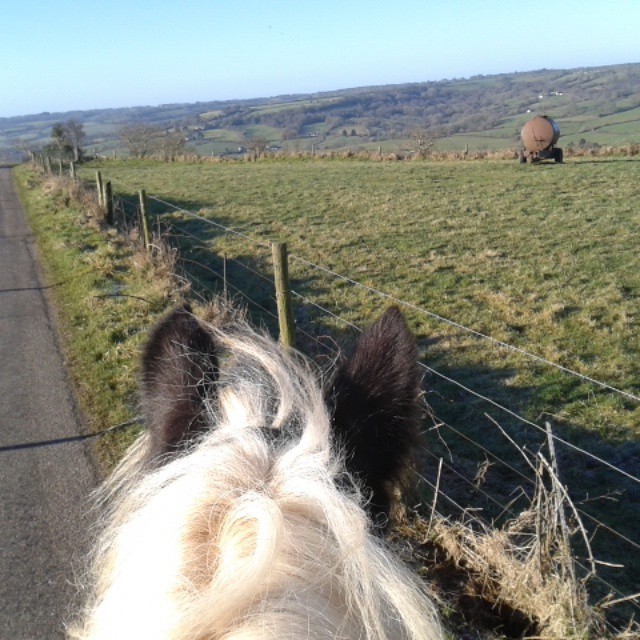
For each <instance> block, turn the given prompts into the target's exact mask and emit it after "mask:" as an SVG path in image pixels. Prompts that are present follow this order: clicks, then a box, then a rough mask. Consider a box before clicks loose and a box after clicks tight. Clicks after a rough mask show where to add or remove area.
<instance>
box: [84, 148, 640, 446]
mask: <svg viewBox="0 0 640 640" xmlns="http://www.w3.org/2000/svg"><path fill="white" fill-rule="evenodd" d="M100 168H101V169H102V170H103V172H104V174H105V175H106V176H108V177H109V178H110V179H112V180H113V181H114V187H115V189H116V191H120V192H121V193H122V194H123V195H125V196H127V197H134V196H135V190H136V189H138V188H145V189H146V190H147V191H148V193H150V194H153V195H155V196H157V197H159V198H161V199H163V200H168V201H169V202H172V203H174V204H177V205H179V206H182V207H184V208H186V209H188V210H190V211H194V212H200V213H202V214H203V215H205V216H207V217H210V218H211V219H212V220H215V221H216V222H218V223H220V224H223V225H226V226H229V227H232V228H234V229H236V230H239V231H241V232H242V233H245V234H248V235H250V236H251V237H253V238H256V239H257V240H260V241H266V240H271V239H281V240H285V241H287V242H288V244H289V250H290V252H291V253H292V254H294V255H295V256H299V257H301V258H304V259H306V260H309V261H312V262H314V263H317V264H319V265H322V266H324V267H327V268H329V269H331V270H333V271H335V272H337V273H339V274H342V275H344V276H347V277H349V278H351V279H353V280H357V281H359V282H362V283H363V284H365V285H367V286H369V287H372V288H375V289H379V290H381V291H383V292H386V293H388V294H391V295H393V296H395V297H397V298H399V299H401V300H404V301H406V302H408V303H410V304H412V305H416V306H418V307H420V308H423V309H425V310H428V311H430V312H433V313H435V314H438V315H440V316H443V317H445V318H448V319H451V320H454V321H456V322H458V323H460V324H462V325H465V326H466V327H470V328H472V329H473V330H475V331H478V332H482V333H485V334H488V335H490V336H492V337H494V338H496V339H498V340H502V341H505V342H508V343H510V344H513V345H515V346H517V347H519V348H521V349H525V350H527V351H530V352H532V353H535V354H537V355H540V356H542V357H544V358H546V359H548V360H550V361H552V362H554V363H557V364H560V365H562V366H565V367H568V368H571V369H573V370H575V371H578V372H580V373H582V374H584V375H587V376H590V377H593V378H596V379H598V380H602V381H603V382H606V383H608V384H610V385H613V386H615V387H618V388H620V389H623V390H627V391H629V392H631V393H634V394H636V395H637V394H638V393H640V364H639V362H640V358H639V357H638V356H640V341H639V335H638V327H639V324H640V316H639V315H638V300H639V296H640V272H639V270H638V267H639V262H640V261H639V259H638V253H637V246H636V243H637V233H638V225H639V223H640V220H639V218H638V215H639V214H638V212H637V209H636V206H635V200H636V197H637V186H636V185H637V184H638V181H639V179H640V161H638V160H635V159H627V158H619V159H612V160H593V161H588V160H584V161H572V162H568V163H566V164H565V165H564V166H555V165H552V164H547V165H543V166H539V167H530V166H528V165H525V166H519V165H518V164H517V163H516V162H508V161H504V162H486V161H485V162H476V163H474V162H466V163H465V162H431V163H429V162H427V163H425V162H413V163H404V164H390V163H389V164H388V163H375V162H363V161H354V160H351V161H342V162H337V161H320V160H316V161H308V162H293V161H273V162H261V163H240V164H238V163H233V164H213V165H207V164H177V165H173V166H166V165H163V164H159V163H152V162H147V163H130V162H122V163H120V162H110V163H107V164H105V165H103V166H102V167H100ZM92 169H93V167H92ZM85 171H86V173H85V175H89V169H86V170H85ZM156 213H158V214H160V215H161V216H165V217H168V216H170V213H169V212H167V211H165V212H163V211H162V210H161V208H160V209H157V211H156ZM170 217H171V218H172V220H173V221H174V222H175V221H176V219H177V218H181V217H184V216H181V215H180V214H174V215H171V216H170ZM189 224H191V225H192V226H194V225H195V223H194V222H190V223H189ZM197 224H198V225H200V226H202V225H201V223H200V222H198V223H197ZM194 230H195V231H196V232H197V233H198V234H199V233H202V234H204V235H206V237H211V247H212V250H214V251H218V252H219V251H221V250H222V248H224V251H226V252H227V253H228V254H229V256H231V257H243V256H246V257H247V258H248V259H251V260H257V261H260V260H261V257H260V251H259V250H258V249H257V248H256V247H255V246H252V245H251V243H248V242H246V241H244V239H240V240H233V239H232V238H231V237H229V236H227V237H218V235H219V234H218V233H215V232H214V231H213V230H212V229H211V228H209V229H204V228H202V229H201V228H200V227H198V228H197V229H196V228H195V227H194V229H192V230H191V232H193V231H194ZM336 230H339V233H336ZM214 236H215V237H214ZM298 268H299V266H298V265H296V264H295V263H294V264H293V265H292V272H293V277H294V279H297V278H300V279H302V281H304V282H305V284H306V279H307V278H308V275H307V274H303V273H301V274H297V273H296V270H297V269H298ZM319 277H320V276H319V274H317V273H316V274H314V275H313V278H314V279H316V278H319ZM309 287H310V290H309V296H310V297H311V296H313V298H314V300H316V301H317V302H318V303H319V304H322V305H328V306H329V307H330V308H337V310H338V311H339V312H340V314H345V315H346V318H347V319H348V320H349V321H355V322H362V321H363V320H364V319H366V318H370V317H371V316H372V315H374V313H375V311H376V307H378V306H379V305H381V304H384V301H378V302H377V303H373V302H371V301H367V302H366V303H365V304H364V305H361V304H360V302H361V301H360V300H359V299H356V300H355V301H354V302H353V303H350V302H349V300H348V296H349V295H354V293H356V294H357V296H356V297H357V298H360V297H362V296H363V295H364V292H363V291H358V289H357V288H356V289H354V288H353V287H346V286H344V283H343V282H342V281H339V280H338V281H337V282H335V283H332V284H331V285H330V286H329V285H327V286H322V287H319V290H318V291H313V285H312V284H309ZM365 297H366V296H365ZM417 322H418V321H417V320H416V323H417ZM416 328H417V329H418V331H419V332H420V334H421V336H422V338H423V339H424V340H425V342H428V343H429V344H431V345H434V344H436V345H437V344H441V343H445V342H446V341H448V340H450V339H451V336H452V335H453V334H455V333H457V332H456V331H453V329H452V327H451V326H450V325H447V324H445V323H438V322H429V323H425V321H424V320H422V321H421V322H420V324H419V325H418V324H417V326H416ZM463 342H465V344H466V342H468V340H467V339H465V340H463ZM470 344H473V345H474V346H473V348H470V347H469V346H468V345H467V346H465V347H459V348H458V347H456V352H457V351H458V350H459V351H460V354H459V355H456V358H462V359H463V360H462V361H460V360H458V362H457V363H456V366H460V365H461V364H463V363H464V365H465V366H469V367H474V366H480V367H481V368H483V369H484V368H485V367H486V366H487V365H491V366H492V367H493V368H496V369H497V370H498V371H502V374H501V375H504V374H505V372H507V371H509V370H510V368H511V367H512V366H513V362H512V360H513V357H514V356H513V355H512V354H509V353H508V352H507V353H505V351H504V350H501V349H496V348H495V347H494V346H492V344H491V343H488V344H486V343H485V341H479V342H478V341H477V340H475V339H473V340H472V341H471V343H470ZM431 348H432V349H435V351H436V352H437V355H436V357H437V359H444V360H446V361H447V362H450V361H451V362H452V361H453V360H454V358H453V356H452V353H451V352H450V350H448V349H447V348H437V347H431ZM474 352H476V353H474ZM556 375H557V371H556V372H553V371H551V372H550V373H549V374H548V376H549V377H551V378H554V377H555V376H556ZM569 380H570V382H559V383H558V384H559V387H558V390H557V395H558V397H557V398H556V399H555V401H556V402H561V404H562V411H561V412H560V414H559V417H560V419H561V420H566V421H567V422H573V421H576V420H577V421H578V423H579V424H580V426H581V427H585V428H587V429H589V430H590V431H592V432H594V433H598V434H599V435H601V436H602V437H603V438H605V439H607V440H611V441H622V440H625V439H627V438H638V437H640V431H639V429H638V425H639V424H640V409H639V408H638V407H635V406H627V403H625V402H621V401H620V400H619V399H618V397H617V396H615V395H613V396H605V397H601V395H600V394H597V396H596V397H595V398H591V396H590V394H591V391H588V390H587V387H585V388H584V389H583V393H581V391H580V390H581V389H582V385H577V388H576V389H573V391H572V394H571V398H565V397H563V394H564V391H565V387H566V385H569V386H570V387H571V386H574V385H575V384H576V382H575V380H572V379H571V378H569ZM532 382H533V379H532V378H531V377H530V374H529V373H527V374H523V373H510V374H509V375H508V387H509V390H510V393H511V392H513V393H514V394H515V395H516V396H518V395H519V394H518V390H525V389H527V392H526V394H525V395H526V397H527V398H528V402H529V403H530V404H532V405H533V406H534V407H535V408H534V412H537V411H539V410H540V409H542V408H543V406H542V403H541V402H538V399H537V396H536V393H535V391H534V390H532V389H531V385H532ZM552 386H553V385H552ZM523 393H524V391H523ZM544 395H545V397H546V396H547V395H549V391H548V390H547V391H545V394H544ZM600 404H602V405H606V411H604V413H600V412H598V413H597V417H596V414H593V415H592V413H591V409H593V407H592V406H591V405H600ZM603 408H604V407H600V409H603ZM554 411H555V412H557V411H558V407H557V406H555V407H554Z"/></svg>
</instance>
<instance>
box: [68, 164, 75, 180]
mask: <svg viewBox="0 0 640 640" xmlns="http://www.w3.org/2000/svg"><path fill="white" fill-rule="evenodd" d="M69 175H70V176H71V179H72V180H75V179H76V163H75V161H74V160H72V161H71V162H70V163H69Z"/></svg>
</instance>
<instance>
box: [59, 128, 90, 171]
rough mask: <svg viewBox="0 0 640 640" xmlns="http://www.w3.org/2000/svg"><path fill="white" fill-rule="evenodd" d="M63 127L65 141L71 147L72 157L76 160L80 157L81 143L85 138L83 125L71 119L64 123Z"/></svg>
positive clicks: (81, 153)
mask: <svg viewBox="0 0 640 640" xmlns="http://www.w3.org/2000/svg"><path fill="white" fill-rule="evenodd" d="M63 128H64V133H65V137H66V140H67V143H68V145H69V146H70V147H71V153H72V154H73V159H74V161H75V162H78V161H79V160H80V159H81V158H82V155H83V151H82V144H83V143H84V140H85V138H86V133H85V132H84V127H83V126H82V123H81V122H78V121H77V120H73V119H71V120H67V121H66V122H65V123H64V125H63Z"/></svg>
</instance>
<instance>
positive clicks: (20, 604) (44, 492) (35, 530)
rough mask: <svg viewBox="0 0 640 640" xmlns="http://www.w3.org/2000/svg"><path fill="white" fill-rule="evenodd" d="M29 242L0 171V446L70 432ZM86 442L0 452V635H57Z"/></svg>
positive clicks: (68, 597) (72, 566) (72, 561)
mask: <svg viewBox="0 0 640 640" xmlns="http://www.w3.org/2000/svg"><path fill="white" fill-rule="evenodd" d="M33 249H34V245H33V239H32V237H31V235H30V233H29V229H28V227H27V224H26V222H25V219H24V215H23V212H22V208H21V206H20V204H19V201H18V198H17V197H16V193H15V190H14V186H13V181H12V176H11V172H10V170H9V169H6V168H0V447H2V446H7V445H13V444H18V443H23V442H31V441H40V440H46V439H52V438H61V437H65V436H72V435H77V434H78V433H79V420H78V416H77V412H76V409H75V405H74V402H73V396H72V393H71V391H70V387H69V382H68V380H67V374H66V371H65V366H64V361H63V358H62V356H61V352H60V349H59V348H58V340H57V336H56V331H55V327H54V326H53V323H52V321H51V318H52V316H51V313H50V309H49V306H48V304H47V299H46V291H45V289H43V287H42V282H41V279H40V276H39V274H38V268H37V264H36V260H35V257H34V256H35V253H34V250H33ZM85 446H86V445H84V444H83V443H72V444H64V445H58V446H52V447H44V448H38V449H28V450H20V451H10V452H6V451H5V452H2V451H0V640H36V639H40V638H42V639H47V640H56V639H58V638H63V637H64V631H63V621H64V619H65V618H66V617H67V616H68V613H69V610H70V608H71V602H72V601H73V598H74V595H75V593H76V587H75V585H74V580H75V577H76V575H77V573H76V571H77V568H78V566H79V561H80V560H81V558H82V557H83V556H84V552H85V549H86V537H87V536H86V528H87V524H88V518H87V515H86V514H87V495H88V493H89V491H90V490H91V488H92V487H93V486H94V484H95V472H94V468H93V465H92V463H91V461H90V458H89V456H88V453H87V450H86V449H85Z"/></svg>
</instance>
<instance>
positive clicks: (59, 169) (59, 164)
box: [58, 158, 64, 176]
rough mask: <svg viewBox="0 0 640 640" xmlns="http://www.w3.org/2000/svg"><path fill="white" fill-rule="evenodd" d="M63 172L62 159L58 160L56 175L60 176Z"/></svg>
mask: <svg viewBox="0 0 640 640" xmlns="http://www.w3.org/2000/svg"><path fill="white" fill-rule="evenodd" d="M63 171H64V167H63V165H62V158H58V175H60V176H62V173H63Z"/></svg>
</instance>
